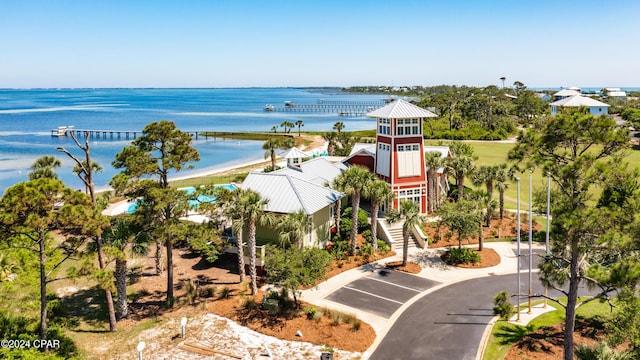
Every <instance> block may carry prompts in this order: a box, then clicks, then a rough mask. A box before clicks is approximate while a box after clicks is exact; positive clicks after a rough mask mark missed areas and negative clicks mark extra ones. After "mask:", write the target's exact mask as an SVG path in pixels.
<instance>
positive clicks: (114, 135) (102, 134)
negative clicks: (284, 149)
mask: <svg viewBox="0 0 640 360" xmlns="http://www.w3.org/2000/svg"><path fill="white" fill-rule="evenodd" d="M62 128H63V127H61V128H58V129H52V130H51V136H58V137H65V136H70V135H71V134H73V135H75V137H76V138H81V137H85V138H86V137H89V138H94V139H96V140H98V139H103V140H121V139H124V140H130V139H135V138H137V137H138V134H142V131H141V130H95V129H76V128H73V127H64V129H62ZM183 132H184V133H187V134H189V135H191V137H192V138H193V139H194V140H199V139H200V138H204V139H205V140H207V139H209V138H213V139H227V138H228V139H236V138H237V136H236V135H238V134H246V135H252V136H253V135H260V134H268V137H273V136H274V135H273V134H272V133H266V132H250V131H247V132H242V131H231V132H230V131H212V130H198V131H183ZM278 135H279V134H278ZM252 136H250V137H249V138H247V140H254V139H251V137H252ZM240 139H241V138H240ZM255 140H262V139H255Z"/></svg>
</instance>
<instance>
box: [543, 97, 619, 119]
mask: <svg viewBox="0 0 640 360" xmlns="http://www.w3.org/2000/svg"><path fill="white" fill-rule="evenodd" d="M549 106H551V115H555V114H557V113H559V112H560V111H561V108H563V107H583V106H584V107H586V108H589V113H591V114H592V115H607V114H609V104H605V103H603V102H602V101H598V100H596V99H592V98H590V97H586V96H582V95H574V96H571V97H568V98H564V99H562V100H558V101H554V102H552V103H551V104H549Z"/></svg>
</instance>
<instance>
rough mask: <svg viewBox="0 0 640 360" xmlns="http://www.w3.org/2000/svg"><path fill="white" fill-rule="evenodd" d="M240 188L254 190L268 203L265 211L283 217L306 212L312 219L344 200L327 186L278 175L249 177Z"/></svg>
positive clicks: (258, 174)
mask: <svg viewBox="0 0 640 360" xmlns="http://www.w3.org/2000/svg"><path fill="white" fill-rule="evenodd" d="M240 187H241V188H243V189H251V190H254V191H256V192H258V193H259V194H260V195H261V196H262V197H263V198H266V199H269V203H268V204H267V206H266V208H265V210H266V211H270V212H277V213H284V214H290V213H294V212H298V211H300V210H303V211H304V212H305V214H307V215H311V214H314V213H316V212H318V211H319V210H320V209H323V208H325V207H327V206H329V205H331V204H333V203H335V202H336V201H338V200H339V199H341V198H342V197H343V196H344V195H343V194H342V193H340V192H338V191H335V190H332V189H329V188H326V187H324V186H321V185H318V184H314V183H312V182H309V181H306V180H303V179H299V178H296V177H293V176H290V175H288V174H278V173H250V174H249V176H247V178H246V179H245V180H244V182H242V184H241V185H240Z"/></svg>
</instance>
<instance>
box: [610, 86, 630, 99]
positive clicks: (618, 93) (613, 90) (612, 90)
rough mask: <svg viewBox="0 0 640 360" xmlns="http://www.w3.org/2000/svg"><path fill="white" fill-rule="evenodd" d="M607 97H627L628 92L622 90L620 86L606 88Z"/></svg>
mask: <svg viewBox="0 0 640 360" xmlns="http://www.w3.org/2000/svg"><path fill="white" fill-rule="evenodd" d="M604 95H606V96H607V97H610V98H616V99H626V98H627V93H626V92H624V91H622V90H620V88H606V89H605V94H604Z"/></svg>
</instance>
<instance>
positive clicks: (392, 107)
mask: <svg viewBox="0 0 640 360" xmlns="http://www.w3.org/2000/svg"><path fill="white" fill-rule="evenodd" d="M367 116H368V117H372V118H382V119H421V118H430V117H437V115H436V114H434V113H432V112H431V111H429V110H426V109H423V108H421V107H419V106H416V105H413V104H412V103H410V102H407V101H405V100H402V99H398V100H395V101H392V102H390V103H389V104H387V105H385V106H383V107H381V108H380V109H377V110H374V111H372V112H370V113H368V114H367Z"/></svg>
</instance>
